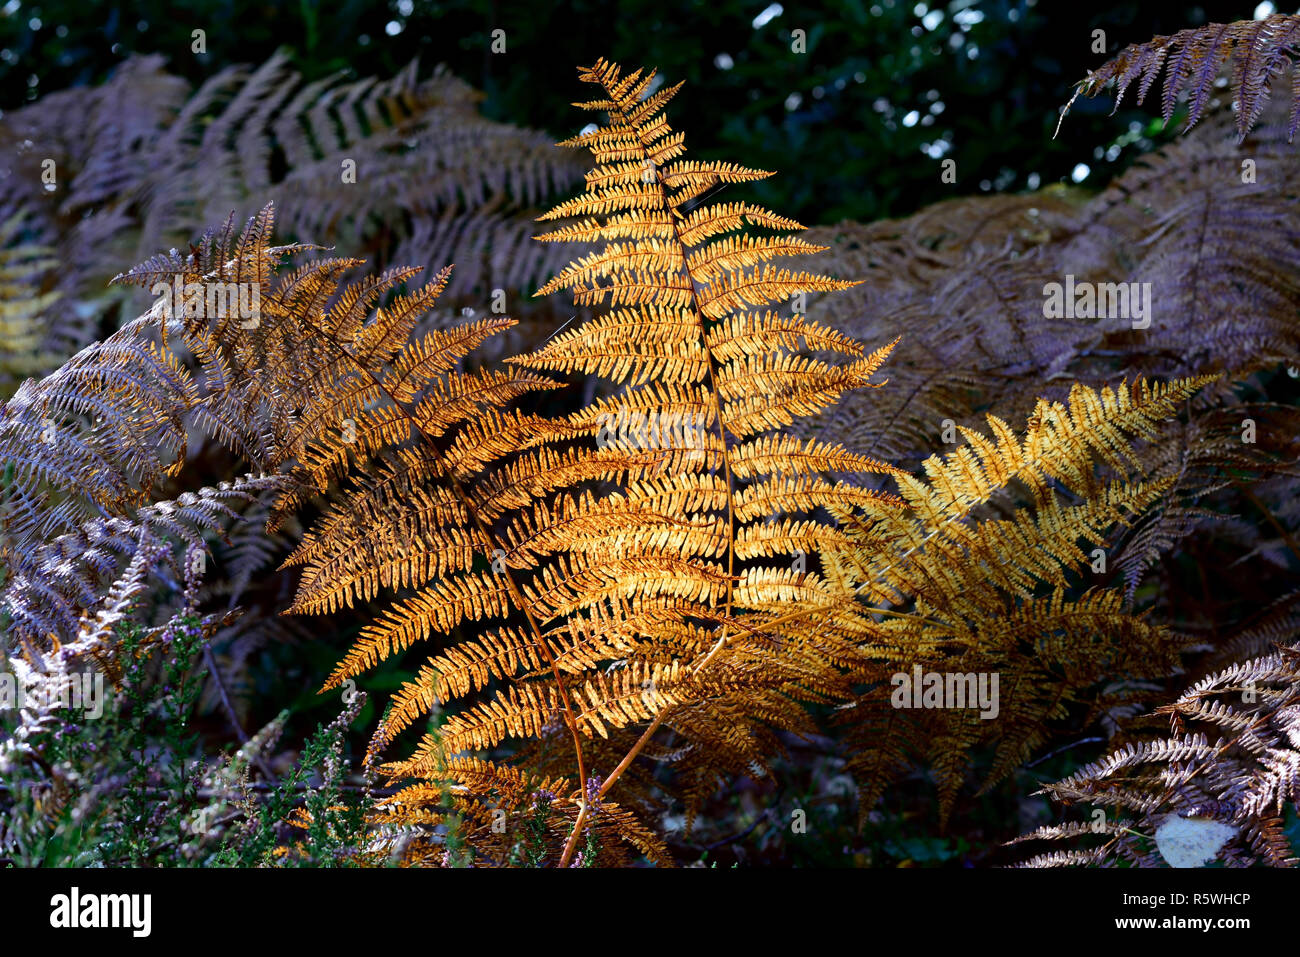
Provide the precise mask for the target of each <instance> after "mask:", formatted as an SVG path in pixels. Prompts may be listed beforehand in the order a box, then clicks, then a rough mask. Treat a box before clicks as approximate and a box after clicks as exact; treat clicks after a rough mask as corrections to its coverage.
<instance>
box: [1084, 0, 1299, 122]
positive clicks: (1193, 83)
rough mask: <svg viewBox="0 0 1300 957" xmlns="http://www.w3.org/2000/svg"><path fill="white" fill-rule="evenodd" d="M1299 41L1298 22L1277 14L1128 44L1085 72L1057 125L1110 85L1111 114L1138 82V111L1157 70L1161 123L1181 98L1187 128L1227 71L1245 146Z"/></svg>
mask: <svg viewBox="0 0 1300 957" xmlns="http://www.w3.org/2000/svg"><path fill="white" fill-rule="evenodd" d="M1298 40H1300V16H1298V15H1295V14H1285V13H1275V14H1272V15H1270V16H1267V17H1264V18H1263V19H1259V20H1238V21H1237V22H1235V23H1210V24H1206V25H1205V26H1203V27H1196V28H1195V29H1191V30H1180V31H1179V32H1177V33H1175V34H1174V35H1173V36H1162V37H1155V38H1153V39H1151V40H1148V41H1147V42H1145V43H1135V44H1131V45H1130V46H1127V47H1125V48H1124V50H1123V51H1122V52H1121V53H1120V54H1119V55H1118V56H1116V57H1114V58H1112V59H1110V60H1108V61H1107V62H1106V63H1105V64H1103V65H1102V66H1100V67H1098V68H1097V69H1096V70H1092V71H1091V72H1089V74H1088V76H1087V77H1086V78H1085V79H1084V80H1082V81H1081V82H1080V83H1079V84H1078V89H1077V90H1075V93H1074V95H1073V96H1072V97H1070V102H1069V103H1067V104H1066V105H1065V108H1064V109H1063V110H1062V111H1061V118H1062V120H1064V118H1065V114H1066V113H1067V112H1068V111H1069V109H1070V107H1071V106H1073V105H1074V101H1075V100H1077V99H1078V98H1079V97H1080V96H1096V95H1097V94H1098V93H1100V92H1101V91H1102V89H1103V88H1105V87H1106V85H1107V84H1109V83H1110V82H1111V81H1114V82H1115V85H1116V88H1117V93H1116V95H1115V108H1116V109H1118V108H1119V104H1120V101H1121V100H1123V99H1124V94H1125V92H1126V91H1127V90H1128V88H1129V86H1130V85H1131V84H1132V83H1133V82H1134V81H1137V82H1138V103H1142V102H1144V101H1145V100H1146V97H1147V93H1149V92H1150V91H1151V87H1152V86H1153V85H1154V84H1155V81H1156V80H1157V79H1159V77H1160V73H1161V71H1162V70H1163V71H1164V73H1165V80H1164V91H1163V95H1162V97H1161V112H1162V114H1163V115H1164V118H1165V122H1166V123H1168V122H1169V121H1170V120H1171V119H1172V118H1173V115H1174V110H1175V108H1176V107H1177V104H1178V98H1179V96H1180V95H1182V94H1186V95H1187V98H1188V104H1187V127H1188V128H1190V127H1191V126H1193V125H1195V123H1196V121H1197V120H1199V119H1200V118H1201V116H1202V115H1203V114H1204V113H1205V110H1206V108H1207V107H1208V106H1209V104H1210V103H1211V100H1212V96H1213V90H1214V88H1215V81H1216V80H1217V79H1218V78H1219V73H1220V71H1221V70H1222V69H1223V67H1224V66H1225V65H1228V66H1230V67H1231V71H1232V77H1231V89H1232V93H1233V95H1234V96H1235V97H1236V98H1237V133H1238V134H1239V136H1240V137H1241V138H1242V139H1245V137H1246V134H1247V133H1248V132H1249V131H1250V129H1251V127H1253V126H1254V125H1255V121H1256V120H1258V119H1259V115H1260V113H1261V112H1262V111H1263V109H1264V102H1265V100H1266V99H1267V98H1268V94H1269V88H1270V86H1271V85H1272V83H1273V81H1274V79H1275V77H1276V76H1277V75H1278V74H1279V73H1282V72H1284V71H1285V72H1291V71H1292V70H1293V68H1294V65H1295V56H1296V52H1297V50H1296V43H1297V41H1298ZM1292 93H1293V96H1292V101H1291V117H1290V123H1289V125H1288V128H1287V139H1288V141H1289V140H1291V139H1294V137H1295V133H1296V129H1297V128H1300V87H1296V86H1293V90H1292ZM1058 130H1059V124H1058Z"/></svg>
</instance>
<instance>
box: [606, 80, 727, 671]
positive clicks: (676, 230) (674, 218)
mask: <svg viewBox="0 0 1300 957" xmlns="http://www.w3.org/2000/svg"><path fill="white" fill-rule="evenodd" d="M601 86H602V87H604V88H605V92H606V93H607V94H608V95H609V97H610V100H611V102H613V103H614V105H615V106H617V107H618V114H619V118H620V119H621V120H622V121H623V123H624V124H625V125H626V126H627V127H628V128H629V129H631V130H633V131H634V132H635V133H636V138H637V142H638V143H639V144H640V145H641V153H642V155H641V160H642V163H643V164H646V163H649V164H650V166H652V167H653V168H654V174H655V187H656V188H657V189H658V190H659V196H660V198H661V200H662V202H663V208H664V211H665V212H667V213H668V218H669V220H670V223H671V225H672V229H673V239H674V240H675V241H676V244H677V251H678V255H679V256H680V257H681V270H682V274H683V275H684V276H685V277H686V281H687V282H688V283H690V292H691V308H692V310H693V311H694V313H695V321H696V327H697V328H698V330H699V336H700V339H699V341H700V348H701V349H703V350H704V355H705V356H706V358H707V369H708V374H709V378H708V383H709V398H710V400H711V401H712V404H713V415H714V422H715V425H716V428H717V433H718V441H719V442H720V443H721V445H722V451H721V453H720V454H721V456H722V470H723V475H724V476H725V477H726V480H727V604H726V609H725V612H724V617H725V619H726V620H725V621H724V622H723V625H722V634H721V636H719V638H718V641H717V643H716V644H715V645H714V646H713V648H712V649H711V650H710V651H709V653H708V654H706V655H705V656H704V660H703V661H702V662H700V664H699V665H698V666H696V668H695V669H694V670H693V672H692V674H699V672H700V670H701V669H703V668H704V667H705V666H706V665H707V664H708V663H709V662H710V661H711V660H712V658H713V656H714V654H715V653H716V651H717V650H718V649H719V648H721V647H722V646H723V645H724V644H725V643H726V640H727V631H728V628H729V621H730V619H731V614H732V605H733V600H734V589H735V568H736V564H735V562H736V519H735V515H736V502H735V499H736V493H735V479H734V477H733V476H732V474H731V461H730V459H729V458H728V455H727V435H726V429H725V427H724V425H723V419H722V403H721V400H720V398H719V393H718V385H717V376H716V373H715V371H714V366H715V365H716V364H717V362H718V359H717V356H715V355H714V354H713V350H712V349H711V348H710V347H709V337H708V335H707V332H706V330H705V328H704V311H703V309H702V307H701V305H700V295H699V286H698V285H697V284H696V281H695V276H694V274H693V273H692V272H691V265H690V261H689V259H688V257H687V253H688V252H689V251H690V249H691V247H690V246H688V245H687V244H686V241H685V240H684V239H682V231H681V216H680V214H679V213H678V212H677V210H676V209H675V208H674V207H673V206H672V205H671V204H670V202H669V197H668V187H667V186H666V185H665V184H664V181H663V170H662V169H661V168H660V166H659V164H657V163H654V162H652V161H651V160H650V146H649V144H648V143H646V141H645V137H644V136H643V135H642V131H641V127H640V125H639V124H638V125H633V124H632V122H631V120H630V117H629V116H628V113H627V110H626V109H625V107H624V105H623V97H620V96H617V95H616V94H615V92H614V90H613V89H612V88H611V87H610V85H609V83H608V82H606V81H604V80H602V82H601Z"/></svg>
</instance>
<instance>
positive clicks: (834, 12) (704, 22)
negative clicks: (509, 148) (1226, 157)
mask: <svg viewBox="0 0 1300 957" xmlns="http://www.w3.org/2000/svg"><path fill="white" fill-rule="evenodd" d="M1049 7H1050V10H1049V9H1048V8H1049ZM1254 10H1255V4H1254V3H1251V2H1236V3H1232V2H1215V3H1179V2H1166V3H1160V4H1151V3H1140V2H1123V3H1103V4H1100V5H1098V4H1079V3H1062V2H1060V0H1053V2H1052V3H1050V4H1048V3H1045V2H1041V0H1040V2H1034V0H1014V2H1013V0H990V2H980V0H951V2H948V3H928V4H927V3H924V2H920V3H908V2H903V0H847V2H837V3H828V4H817V3H794V2H784V3H779V4H778V3H770V4H769V3H765V2H763V0H716V2H715V0H683V2H678V3H673V4H662V3H655V2H650V0H630V2H619V3H618V4H616V5H611V4H609V3H606V2H601V0H565V2H560V3H549V4H539V3H535V2H525V0H493V2H487V0H451V2H445V3H431V2H427V0H395V2H390V3H387V4H383V3H373V2H358V0H344V2H338V3H325V4H322V3H320V2H316V0H298V2H290V0H286V2H270V0H263V2H252V0H207V2H195V3H189V4H186V5H185V7H184V8H183V9H182V10H178V9H177V6H176V5H175V4H174V3H171V2H160V0H144V2H139V3H132V4H120V3H104V2H91V3H87V2H85V0H38V2H36V3H31V2H24V0H9V2H8V3H6V4H4V5H3V6H0V109H3V108H12V107H13V106H16V105H19V104H21V103H22V102H24V101H25V100H32V99H35V98H36V97H37V96H38V95H40V94H41V93H42V92H51V91H54V90H60V89H64V88H66V87H69V86H72V85H75V84H85V83H98V82H100V81H102V80H103V79H104V77H105V76H106V75H107V74H109V73H110V72H111V71H112V69H113V68H114V66H115V65H116V64H117V63H119V62H121V60H122V59H124V58H125V57H126V56H128V55H130V54H131V53H151V52H156V53H162V54H164V55H166V56H167V57H168V58H169V64H168V69H169V70H170V71H171V72H173V73H179V74H180V75H182V76H184V77H186V78H187V79H188V80H190V82H191V83H193V84H198V83H199V82H201V81H202V80H203V79H204V78H205V77H207V76H210V75H211V74H212V73H213V72H215V71H216V70H218V69H220V68H221V67H224V66H226V65H229V64H231V63H261V62H263V61H264V60H265V59H266V58H267V57H268V56H270V55H271V54H272V53H273V52H274V51H275V50H276V49H277V48H279V47H280V46H287V47H288V48H289V49H290V50H291V52H292V56H293V59H294V62H295V64H296V66H297V68H298V69H299V70H301V71H302V72H303V74H304V75H306V76H307V77H308V78H309V79H311V78H315V77H319V76H323V75H326V74H329V73H332V72H335V71H339V70H343V71H347V72H348V73H349V74H351V75H353V76H358V77H364V76H371V75H376V76H388V75H391V74H392V73H393V72H395V71H396V70H397V69H399V68H400V67H402V66H404V65H405V64H406V63H407V62H409V61H410V59H411V58H412V57H415V56H419V57H420V58H421V61H422V62H423V64H424V65H425V69H426V70H427V69H430V68H432V66H433V65H434V64H435V63H439V62H445V63H447V64H448V66H449V67H450V68H451V69H452V71H453V72H454V73H455V74H456V75H457V76H459V77H461V78H462V79H464V80H466V81H468V82H469V83H471V84H473V85H474V86H475V87H477V88H478V89H480V90H483V91H484V92H485V93H486V95H487V99H486V101H485V103H484V112H485V113H487V115H489V116H491V117H493V118H495V119H500V120H504V121H508V122H511V123H515V124H518V125H525V126H532V127H536V128H543V129H546V130H548V131H550V132H552V133H554V134H556V135H557V136H558V135H569V134H571V133H572V132H574V130H573V129H572V124H573V117H574V115H575V114H574V112H573V111H572V109H571V108H570V107H569V106H568V101H569V100H570V99H573V98H576V97H577V95H578V94H579V93H580V90H579V89H578V83H577V81H576V79H575V72H574V68H573V64H575V63H588V62H590V61H592V60H594V59H595V58H596V57H597V56H602V55H603V56H606V57H609V58H610V59H613V60H616V61H620V62H625V63H635V64H647V65H650V66H657V67H659V69H660V71H661V72H662V73H663V74H664V76H665V79H667V80H668V81H670V82H676V81H678V80H686V81H687V83H688V86H689V88H690V89H691V91H692V96H691V97H689V98H682V99H681V100H679V101H678V102H677V103H675V104H674V112H673V122H674V124H675V125H676V127H677V128H678V129H682V130H687V131H689V132H690V135H691V142H692V152H693V154H695V155H696V156H697V158H701V159H734V158H735V157H737V156H743V157H745V159H746V162H748V163H749V164H750V165H752V166H755V167H760V168H764V169H771V170H777V171H779V172H780V173H781V175H780V176H779V177H774V178H773V179H771V180H768V181H767V182H765V183H762V184H759V186H758V188H756V189H755V190H754V194H755V195H754V197H753V198H755V199H756V200H758V201H760V202H762V203H764V204H765V205H768V206H769V207H772V208H776V209H781V210H782V211H784V212H785V213H787V214H789V215H792V216H795V217H796V218H799V219H801V220H802V221H804V222H806V223H809V224H812V223H828V222H833V221H836V220H839V219H854V220H858V221H870V220H873V219H878V218H881V217H885V216H902V215H906V214H907V213H910V212H913V211H915V210H917V209H919V208H921V207H923V206H925V205H927V204H929V203H931V202H934V201H935V200H939V199H946V198H950V197H951V196H953V195H965V194H978V193H980V192H990V191H994V190H997V191H1013V192H1014V191H1017V190H1022V189H1026V188H1034V187H1035V186H1041V185H1047V184H1049V183H1052V182H1055V181H1070V180H1072V179H1075V178H1076V177H1077V179H1076V181H1081V182H1085V183H1098V184H1102V183H1105V182H1106V181H1107V180H1108V179H1109V178H1110V177H1111V176H1112V175H1113V174H1114V173H1115V172H1116V171H1117V167H1118V166H1122V165H1123V164H1124V163H1126V162H1127V161H1128V160H1129V159H1131V157H1132V156H1133V155H1136V154H1137V153H1139V152H1142V151H1143V150H1145V149H1148V148H1150V146H1151V145H1152V144H1151V141H1150V140H1149V139H1147V138H1146V134H1147V133H1148V132H1151V131H1154V130H1156V129H1158V124H1156V125H1152V124H1151V123H1150V117H1151V116H1152V111H1149V110H1132V111H1130V110H1124V111H1121V115H1120V116H1119V117H1117V118H1111V117H1109V116H1108V114H1109V111H1110V104H1109V103H1108V102H1106V101H1104V100H1096V101H1085V102H1083V103H1080V104H1078V105H1077V106H1076V109H1075V110H1074V112H1072V114H1071V116H1070V119H1069V121H1068V122H1067V123H1066V124H1065V127H1064V129H1063V130H1062V132H1061V135H1060V137H1059V138H1058V139H1055V140H1053V139H1052V131H1053V128H1054V127H1055V125H1056V119H1057V111H1058V108H1059V107H1060V105H1061V104H1062V103H1063V102H1064V101H1065V99H1067V98H1068V96H1069V92H1070V87H1071V84H1073V83H1074V82H1075V81H1076V80H1078V79H1080V78H1081V77H1083V76H1084V75H1085V74H1086V72H1087V70H1088V69H1089V68H1090V67H1095V66H1098V65H1100V64H1101V62H1102V61H1103V60H1104V59H1105V58H1104V57H1103V56H1102V55H1101V54H1098V53H1094V52H1092V46H1093V31H1094V30H1097V29H1101V30H1104V31H1105V40H1106V51H1107V53H1108V54H1109V53H1114V52H1116V51H1117V50H1119V49H1121V48H1122V47H1124V46H1126V45H1127V44H1128V43H1131V42H1140V41H1143V40H1145V39H1148V38H1149V37H1151V36H1152V35H1154V34H1156V33H1170V32H1174V31H1176V30H1179V29H1183V28H1187V27H1194V26H1198V25H1200V24H1203V23H1206V22H1209V21H1230V20H1237V19H1243V18H1248V17H1250V16H1251V15H1252V14H1253V12H1254ZM777 11H779V12H777ZM196 29H202V30H204V31H205V33H206V36H205V39H206V44H207V52H206V53H205V54H202V55H195V54H193V53H191V43H192V39H191V37H192V31H194V30H196ZM496 30H503V31H505V33H504V40H505V47H506V49H505V52H504V53H492V52H491V47H492V42H493V34H494V31H496ZM793 30H804V31H806V39H807V52H806V53H805V54H796V53H793V52H791V35H792V34H791V31H793ZM498 36H499V35H498ZM913 113H915V114H916V115H915V116H914V117H913V116H912V114H913ZM1117 135H1118V138H1117ZM936 144H946V145H936ZM923 150H928V152H927V151H923ZM947 157H951V158H953V159H955V160H956V161H957V182H956V183H955V184H946V183H943V182H941V180H940V176H939V173H940V170H939V164H940V161H941V159H943V158H947ZM1081 163H1082V165H1081ZM1083 166H1087V167H1088V170H1087V171H1085V170H1084V169H1083ZM1085 173H1086V175H1085Z"/></svg>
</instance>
